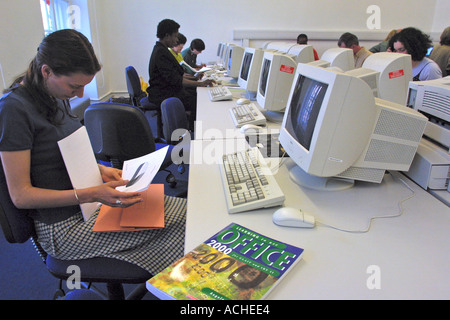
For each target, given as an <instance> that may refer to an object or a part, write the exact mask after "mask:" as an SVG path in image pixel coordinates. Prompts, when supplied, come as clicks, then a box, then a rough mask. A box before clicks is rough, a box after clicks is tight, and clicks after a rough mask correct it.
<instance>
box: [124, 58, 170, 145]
mask: <svg viewBox="0 0 450 320" xmlns="http://www.w3.org/2000/svg"><path fill="white" fill-rule="evenodd" d="M125 78H126V80H127V90H128V94H129V95H130V100H131V103H132V105H133V106H135V107H138V108H141V109H142V111H144V114H145V117H146V118H147V120H148V121H149V123H150V127H151V128H152V131H153V136H154V137H156V138H157V139H159V138H161V137H162V131H161V130H162V126H161V109H160V106H158V105H156V104H154V103H151V102H150V101H149V100H148V97H147V94H146V93H145V92H144V91H142V88H141V81H140V79H139V75H138V73H137V71H136V69H135V68H134V67H133V66H128V67H126V68H125Z"/></svg>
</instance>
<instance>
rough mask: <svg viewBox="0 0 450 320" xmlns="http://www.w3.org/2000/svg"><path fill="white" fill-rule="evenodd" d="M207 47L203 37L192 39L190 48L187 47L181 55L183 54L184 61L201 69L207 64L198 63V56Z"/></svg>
mask: <svg viewBox="0 0 450 320" xmlns="http://www.w3.org/2000/svg"><path fill="white" fill-rule="evenodd" d="M205 48H206V47H205V43H204V42H203V40H202V39H194V40H192V41H191V45H190V46H189V48H186V49H184V50H183V51H182V52H181V55H182V56H183V59H184V61H185V62H186V63H187V64H188V65H190V66H191V67H192V68H195V69H200V68H202V67H204V66H205V65H204V64H201V65H198V64H197V56H198V55H199V54H200V53H202V51H203V50H205Z"/></svg>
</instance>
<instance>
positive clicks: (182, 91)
mask: <svg viewBox="0 0 450 320" xmlns="http://www.w3.org/2000/svg"><path fill="white" fill-rule="evenodd" d="M179 28H180V25H179V24H178V23H177V22H175V21H174V20H171V19H164V20H162V21H160V22H159V24H158V27H157V33H156V36H157V37H158V39H159V40H158V41H157V42H156V44H155V46H154V47H153V51H152V54H151V56H150V62H149V66H148V73H149V81H148V85H149V86H148V88H147V93H148V100H149V101H150V102H151V103H154V104H156V105H157V106H160V105H161V103H162V102H163V101H164V100H165V99H167V98H170V97H177V98H179V99H180V100H181V102H183V105H184V107H185V109H186V111H189V112H188V113H189V123H190V126H191V127H190V129H191V130H193V129H194V121H195V118H196V110H197V93H196V90H195V88H197V87H207V86H211V85H212V84H213V83H214V81H212V80H205V81H195V80H191V79H187V78H186V77H184V69H183V67H182V66H181V65H180V64H179V63H178V61H177V60H176V59H175V58H174V56H173V55H172V53H170V51H169V50H168V49H169V48H173V47H174V46H175V45H176V44H177V43H178V34H179V32H178V30H179ZM158 128H159V129H160V130H159V131H161V128H162V120H161V117H160V116H158ZM158 135H160V136H162V132H159V133H158Z"/></svg>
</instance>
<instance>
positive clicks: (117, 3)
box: [0, 0, 450, 99]
mask: <svg viewBox="0 0 450 320" xmlns="http://www.w3.org/2000/svg"><path fill="white" fill-rule="evenodd" d="M449 2H450V1H449V0H317V1H306V0H221V1H218V0H190V1H182V0H164V1H162V0H126V1H125V0H88V5H89V9H88V13H89V21H90V23H91V36H92V42H93V45H94V48H95V50H96V53H97V55H98V56H99V60H100V62H101V63H102V65H103V69H102V71H101V72H100V73H99V74H98V75H97V77H96V81H97V91H98V92H97V96H98V97H99V98H102V97H105V96H107V95H108V94H109V93H111V92H119V93H120V92H126V83H125V67H126V66H128V65H133V66H135V68H136V69H137V71H138V73H139V74H140V75H141V76H143V77H144V79H145V80H146V81H147V80H148V70H147V68H148V62H149V58H150V55H151V52H152V48H153V46H154V44H155V42H156V40H157V38H156V27H157V24H158V23H159V21H161V20H162V19H165V18H171V19H173V20H175V21H177V22H178V23H179V24H180V25H181V28H180V32H182V33H184V34H185V36H186V37H187V38H188V43H189V42H190V40H192V39H193V38H196V37H199V38H202V39H203V40H204V41H205V43H206V50H205V51H204V52H203V53H202V54H201V55H200V56H199V57H198V60H199V61H203V62H210V61H214V60H215V59H216V56H215V55H216V48H217V44H218V43H219V42H220V41H225V42H233V43H237V44H240V43H241V40H239V39H235V38H234V37H235V34H236V32H237V31H249V30H250V31H258V32H259V33H262V34H267V32H270V31H277V33H276V35H277V36H280V37H286V36H287V37H291V36H292V39H294V38H295V37H294V35H296V34H297V33H300V32H305V33H308V34H310V35H312V36H313V38H312V39H311V40H310V44H312V45H314V46H315V47H316V48H317V49H318V51H319V54H320V53H322V52H323V51H324V50H325V49H327V48H328V47H334V46H335V45H336V41H337V35H338V34H340V33H341V32H345V31H351V32H354V33H355V34H356V35H357V36H360V35H363V38H370V40H362V41H361V42H362V44H363V45H366V46H370V45H371V44H373V43H376V42H378V40H377V37H378V38H379V40H381V39H382V38H383V37H384V35H385V34H386V33H387V32H388V31H389V30H391V29H394V28H402V27H407V26H414V27H417V28H420V29H421V30H423V31H425V32H427V33H430V32H433V33H432V34H433V37H434V38H435V39H434V40H436V41H437V40H438V37H436V35H437V34H440V32H441V30H443V29H444V26H446V25H447V24H448V16H450V12H449V10H450V9H449ZM25 3H26V5H25ZM369 5H377V6H379V7H380V14H381V15H380V16H381V29H380V30H374V31H371V30H369V29H368V28H367V25H366V21H367V18H368V17H369V14H367V13H366V9H367V7H368V6H369ZM24 8H25V9H24ZM39 14H40V13H39V5H38V0H0V40H1V42H0V45H1V51H0V64H1V66H2V68H3V74H4V76H5V79H6V80H5V81H6V82H7V83H8V84H9V81H8V80H9V79H10V75H11V74H16V73H19V71H20V72H22V71H24V70H25V68H26V66H27V64H28V62H29V59H31V57H32V55H33V52H34V51H33V48H34V50H35V48H36V47H37V44H38V43H39V42H40V40H41V38H42V35H43V30H42V23H41V21H40V16H39ZM82 14H85V12H82ZM9 33H14V34H15V37H13V38H11V39H8V38H7V35H8V34H9ZM327 33H330V34H331V35H332V36H333V37H334V39H328V40H324V39H322V38H321V36H322V35H324V34H327ZM314 35H319V36H317V38H320V39H314ZM369 35H376V36H375V37H368V36H369ZM310 38H311V36H310ZM374 38H375V39H374ZM24 40H25V41H24ZM262 41H263V39H255V40H250V45H255V46H256V45H258V44H259V42H262ZM6 49H7V50H8V52H7V53H5V52H6ZM0 82H1V81H0ZM91 98H94V99H96V98H97V97H91Z"/></svg>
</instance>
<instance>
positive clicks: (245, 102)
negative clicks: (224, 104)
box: [236, 98, 250, 106]
mask: <svg viewBox="0 0 450 320" xmlns="http://www.w3.org/2000/svg"><path fill="white" fill-rule="evenodd" d="M236 103H237V104H238V105H240V106H241V105H243V104H249V103H250V100H248V99H246V98H240V99H238V100H237V101H236Z"/></svg>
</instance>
